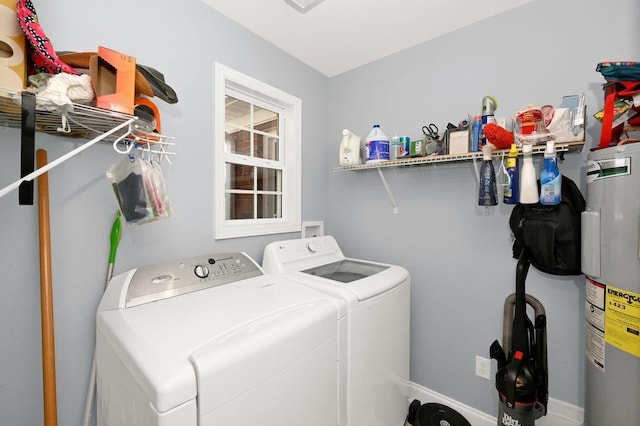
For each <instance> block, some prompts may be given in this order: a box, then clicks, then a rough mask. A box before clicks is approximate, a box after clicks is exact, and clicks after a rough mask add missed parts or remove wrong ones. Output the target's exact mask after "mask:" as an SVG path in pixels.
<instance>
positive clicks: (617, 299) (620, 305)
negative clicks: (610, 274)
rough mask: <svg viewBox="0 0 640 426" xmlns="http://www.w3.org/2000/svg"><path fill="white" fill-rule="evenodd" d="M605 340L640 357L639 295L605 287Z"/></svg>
mask: <svg viewBox="0 0 640 426" xmlns="http://www.w3.org/2000/svg"><path fill="white" fill-rule="evenodd" d="M605 310H606V312H605V317H606V319H605V333H604V334H605V340H606V342H607V343H608V344H610V345H611V346H615V347H616V348H618V349H620V350H623V351H625V352H628V353H630V354H632V355H635V356H637V357H640V294H638V293H633V292H631V291H627V290H623V289H621V288H616V287H612V286H607V295H606V307H605Z"/></svg>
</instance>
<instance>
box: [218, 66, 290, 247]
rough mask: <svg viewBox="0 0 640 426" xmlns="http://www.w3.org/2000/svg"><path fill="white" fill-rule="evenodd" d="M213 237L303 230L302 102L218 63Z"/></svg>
mask: <svg viewBox="0 0 640 426" xmlns="http://www.w3.org/2000/svg"><path fill="white" fill-rule="evenodd" d="M215 74H216V77H215V78H216V80H215V161H214V167H215V171H214V178H215V182H214V188H215V238H216V239H223V238H234V237H246V236H251V235H264V234H277V233H282V232H295V231H299V230H300V211H301V205H300V204H301V197H300V195H301V185H300V152H301V149H300V143H301V134H302V131H301V110H302V101H301V100H300V99H299V98H296V97H295V96H292V95H290V94H288V93H285V92H283V91H281V90H279V89H276V88H274V87H272V86H269V85H268V84H265V83H263V82H260V81H258V80H256V79H254V78H252V77H249V76H247V75H245V74H242V73H240V72H238V71H235V70H232V69H230V68H228V67H226V66H224V65H221V64H218V63H217V64H216V70H215Z"/></svg>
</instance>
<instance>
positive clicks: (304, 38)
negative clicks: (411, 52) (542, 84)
mask: <svg viewBox="0 0 640 426" xmlns="http://www.w3.org/2000/svg"><path fill="white" fill-rule="evenodd" d="M202 1H203V2H205V3H206V4H208V5H210V6H211V7H212V8H214V9H216V10H217V11H219V12H220V13H222V14H223V15H226V16H227V17H229V18H230V19H232V20H234V21H236V22H237V23H239V24H240V25H242V26H244V27H246V28H248V29H249V30H251V31H253V32H254V33H256V34H258V35H259V36H261V37H262V38H264V39H266V40H268V41H269V42H271V43H272V44H274V45H275V46H277V47H279V48H280V49H282V50H284V51H285V52H287V53H289V54H291V55H292V56H294V57H296V58H298V59H299V60H301V61H302V62H304V63H306V64H307V65H309V66H311V67H312V68H314V69H316V70H318V71H320V72H321V73H323V74H325V75H326V76H328V77H333V76H335V75H338V74H341V73H343V72H345V71H349V70H351V69H353V68H356V67H359V66H361V65H364V64H367V63H369V62H372V61H375V60H377V59H380V58H383V57H385V56H388V55H391V54H393V53H396V52H399V51H401V50H404V49H407V48H409V47H412V46H415V45H417V44H420V43H423V42H425V41H428V40H431V39H433V38H436V37H438V36H441V35H443V34H446V33H449V32H452V31H454V30H457V29H459V28H462V27H464V26H467V25H470V24H473V23H475V22H478V21H481V20H483V19H486V18H488V17H491V16H493V15H497V14H499V13H502V12H505V11H507V10H509V9H512V8H515V7H518V6H521V5H523V4H525V3H529V2H532V1H534V0H482V1H477V0H324V1H323V2H321V3H320V4H318V5H317V6H315V7H313V8H311V9H309V10H307V12H306V13H301V12H299V11H298V10H296V9H294V8H293V7H292V6H290V5H289V3H287V2H286V1H285V0H202ZM247 4H250V7H248V6H247Z"/></svg>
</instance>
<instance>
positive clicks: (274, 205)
mask: <svg viewBox="0 0 640 426" xmlns="http://www.w3.org/2000/svg"><path fill="white" fill-rule="evenodd" d="M281 217H282V197H281V196H280V195H275V194H258V218H259V219H270V218H281Z"/></svg>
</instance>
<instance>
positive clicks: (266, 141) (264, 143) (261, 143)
mask: <svg viewBox="0 0 640 426" xmlns="http://www.w3.org/2000/svg"><path fill="white" fill-rule="evenodd" d="M255 142H256V143H255V145H254V148H255V152H254V156H255V157H258V158H265V159H267V160H274V161H278V143H279V139H278V138H276V137H272V136H265V135H260V134H256V135H255Z"/></svg>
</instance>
